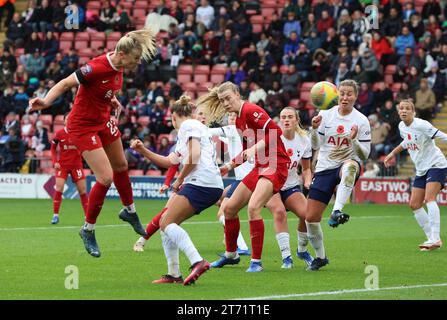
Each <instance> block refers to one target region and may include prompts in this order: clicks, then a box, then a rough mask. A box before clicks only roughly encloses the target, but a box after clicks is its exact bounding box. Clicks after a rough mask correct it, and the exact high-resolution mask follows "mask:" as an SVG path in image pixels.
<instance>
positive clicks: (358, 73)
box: [351, 64, 370, 84]
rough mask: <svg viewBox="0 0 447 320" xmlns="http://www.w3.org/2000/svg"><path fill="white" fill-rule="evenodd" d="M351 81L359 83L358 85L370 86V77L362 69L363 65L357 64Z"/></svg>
mask: <svg viewBox="0 0 447 320" xmlns="http://www.w3.org/2000/svg"><path fill="white" fill-rule="evenodd" d="M351 79H352V80H355V82H357V83H362V82H366V83H367V84H370V83H369V78H368V75H367V74H366V72H365V71H364V70H363V69H362V65H361V64H356V65H355V67H354V70H353V71H352V75H351Z"/></svg>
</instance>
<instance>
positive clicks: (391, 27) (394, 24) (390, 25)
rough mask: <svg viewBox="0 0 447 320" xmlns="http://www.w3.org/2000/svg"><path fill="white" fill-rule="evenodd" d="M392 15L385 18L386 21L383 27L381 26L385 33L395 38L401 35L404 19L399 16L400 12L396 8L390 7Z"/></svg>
mask: <svg viewBox="0 0 447 320" xmlns="http://www.w3.org/2000/svg"><path fill="white" fill-rule="evenodd" d="M389 12H390V15H389V17H387V19H386V20H385V23H384V24H383V27H382V26H381V28H382V30H383V34H384V35H385V36H387V37H390V38H395V37H397V36H398V35H399V32H400V31H401V29H402V24H403V23H402V19H401V18H400V16H399V12H401V11H398V10H397V9H396V8H391V9H390V11H389Z"/></svg>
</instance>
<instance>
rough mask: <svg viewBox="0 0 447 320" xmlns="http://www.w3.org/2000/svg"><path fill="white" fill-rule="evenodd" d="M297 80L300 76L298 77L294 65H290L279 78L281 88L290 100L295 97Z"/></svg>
mask: <svg viewBox="0 0 447 320" xmlns="http://www.w3.org/2000/svg"><path fill="white" fill-rule="evenodd" d="M299 80H300V76H299V75H298V71H297V70H296V67H295V65H294V64H290V65H289V69H288V71H287V73H285V74H283V75H282V77H281V87H282V88H283V89H284V92H286V93H287V94H289V96H290V97H291V98H292V97H296V96H297V86H298V83H299Z"/></svg>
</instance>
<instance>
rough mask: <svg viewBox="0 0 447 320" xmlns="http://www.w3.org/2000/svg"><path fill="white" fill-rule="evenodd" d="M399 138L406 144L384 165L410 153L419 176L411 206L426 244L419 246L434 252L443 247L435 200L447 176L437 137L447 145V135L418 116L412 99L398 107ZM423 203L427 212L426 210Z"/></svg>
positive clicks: (444, 160)
mask: <svg viewBox="0 0 447 320" xmlns="http://www.w3.org/2000/svg"><path fill="white" fill-rule="evenodd" d="M397 110H398V112H399V117H400V119H401V120H402V121H401V122H400V123H399V131H400V136H401V137H402V139H403V141H402V142H401V144H400V145H398V146H397V147H396V148H395V149H394V150H393V151H391V153H390V154H388V155H387V156H386V157H385V159H384V161H383V162H384V164H385V166H387V167H388V166H389V165H390V161H391V159H392V158H393V157H394V156H396V155H397V154H399V153H400V152H402V151H403V150H408V153H409V154H410V157H411V160H412V161H413V162H414V165H415V167H416V177H415V179H414V182H413V188H412V189H411V197H410V207H411V210H412V211H413V213H414V217H415V218H416V221H417V222H418V224H419V226H420V227H421V228H422V230H424V233H425V235H426V236H427V241H425V242H424V243H422V244H420V245H419V249H420V250H421V251H431V250H435V249H438V248H440V247H441V246H442V240H441V238H440V227H441V219H440V214H439V213H440V212H439V206H438V203H437V202H436V198H437V196H438V194H439V192H440V191H441V190H442V189H443V188H444V185H445V178H446V176H447V160H446V157H445V155H444V154H443V153H442V151H441V150H440V149H439V148H438V147H437V146H436V144H435V138H439V139H441V140H442V141H444V142H447V134H445V133H444V132H442V131H440V130H438V129H436V128H435V127H434V126H433V125H432V124H431V123H430V122H428V121H426V120H422V119H420V118H416V117H415V107H414V104H413V102H412V101H411V100H402V101H401V102H400V103H399V105H398V106H397ZM424 202H425V205H426V206H427V211H428V214H427V211H425V209H424V207H423V206H424Z"/></svg>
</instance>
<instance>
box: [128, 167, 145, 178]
mask: <svg viewBox="0 0 447 320" xmlns="http://www.w3.org/2000/svg"><path fill="white" fill-rule="evenodd" d="M129 176H144V171H143V170H138V169H132V170H129Z"/></svg>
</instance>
